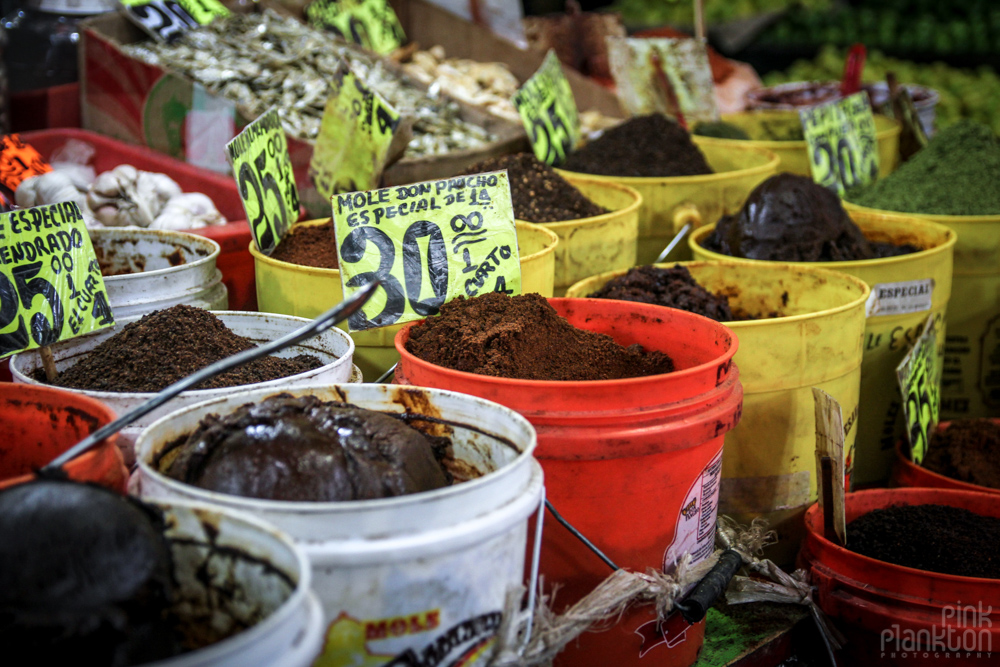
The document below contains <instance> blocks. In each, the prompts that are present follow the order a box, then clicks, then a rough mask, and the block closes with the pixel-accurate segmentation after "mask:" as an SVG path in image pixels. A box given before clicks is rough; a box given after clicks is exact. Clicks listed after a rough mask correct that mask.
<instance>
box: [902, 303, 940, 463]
mask: <svg viewBox="0 0 1000 667" xmlns="http://www.w3.org/2000/svg"><path fill="white" fill-rule="evenodd" d="M896 377H897V378H898V379H899V387H900V389H901V390H902V393H903V413H904V414H905V415H906V435H907V438H908V439H909V441H910V456H911V458H912V459H913V462H914V463H918V464H919V463H921V462H923V460H924V456H925V455H926V454H927V445H928V444H929V442H930V437H931V434H933V433H934V429H935V428H936V427H937V423H938V419H939V416H940V414H941V364H940V360H939V359H938V354H937V328H936V326H935V323H934V316H933V315H931V316H929V317H928V318H927V322H926V323H925V324H924V330H923V332H922V333H921V334H920V337H919V338H918V339H917V342H916V343H914V344H913V347H912V348H911V349H910V351H909V352H907V354H906V356H905V357H903V361H902V362H900V364H899V366H897V367H896Z"/></svg>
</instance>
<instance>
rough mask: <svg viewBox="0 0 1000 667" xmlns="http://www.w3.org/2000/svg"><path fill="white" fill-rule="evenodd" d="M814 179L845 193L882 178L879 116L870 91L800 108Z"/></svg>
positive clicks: (839, 192) (840, 192)
mask: <svg viewBox="0 0 1000 667" xmlns="http://www.w3.org/2000/svg"><path fill="white" fill-rule="evenodd" d="M799 119H800V120H801V122H802V133H803V134H804V135H805V138H806V142H807V143H808V144H809V168H810V170H811V171H812V177H813V180H814V181H816V182H817V183H819V184H820V185H822V186H823V187H825V188H829V189H831V190H834V191H835V192H837V193H838V194H841V195H842V194H844V191H845V190H850V189H851V188H855V187H858V186H861V185H868V184H869V183H873V182H874V181H875V179H876V178H878V143H877V141H876V139H875V116H874V115H873V114H872V108H871V105H870V104H869V103H868V93H866V92H863V91H862V92H860V93H855V94H854V95H849V96H848V97H845V98H843V99H840V100H837V101H835V102H830V103H828V104H820V105H818V106H814V107H809V108H806V109H800V110H799Z"/></svg>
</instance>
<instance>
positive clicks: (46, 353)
mask: <svg viewBox="0 0 1000 667" xmlns="http://www.w3.org/2000/svg"><path fill="white" fill-rule="evenodd" d="M38 354H40V355H41V356H42V368H44V369H45V377H46V379H48V381H49V382H55V381H56V379H57V378H58V377H59V371H57V370H56V358H55V357H53V356H52V348H51V347H49V346H48V345H43V346H42V347H40V348H38Z"/></svg>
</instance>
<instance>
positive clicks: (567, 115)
mask: <svg viewBox="0 0 1000 667" xmlns="http://www.w3.org/2000/svg"><path fill="white" fill-rule="evenodd" d="M511 102H513V103H514V106H515V107H516V108H517V112H518V113H519V114H520V115H521V122H523V123H524V129H525V130H527V132H528V136H529V137H530V138H531V148H532V150H533V151H534V152H535V157H537V158H538V159H539V160H541V161H542V162H545V163H546V164H560V163H562V162H563V161H564V160H565V159H566V156H567V155H569V153H570V152H571V151H572V150H573V147H574V146H576V144H577V142H579V141H580V116H579V114H578V113H577V109H576V100H574V99H573V91H572V89H571V88H570V87H569V81H568V80H567V79H566V75H565V74H563V71H562V66H561V65H560V64H559V58H557V57H556V53H555V51H553V50H551V49H550V50H549V52H548V54H547V55H546V56H545V60H544V62H542V66H541V67H539V68H538V71H537V72H535V73H534V74H533V75H532V76H531V78H530V79H528V80H527V81H525V82H524V84H523V85H522V86H521V87H520V88H518V89H517V92H516V93H514V96H513V97H512V98H511Z"/></svg>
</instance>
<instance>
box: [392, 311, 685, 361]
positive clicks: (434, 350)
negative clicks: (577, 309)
mask: <svg viewBox="0 0 1000 667" xmlns="http://www.w3.org/2000/svg"><path fill="white" fill-rule="evenodd" d="M406 349H407V351H409V352H410V353H411V354H413V355H415V356H417V357H419V358H421V359H424V360H426V361H429V362H431V363H433V364H437V365H439V366H445V367H446V368H453V369H455V370H459V371H465V372H467V373H478V374H480V375H492V376H494V377H505V378H518V379H522V380H566V381H583V380H617V379H621V378H631V377H641V376H645V375H656V374H659V373H670V372H671V371H673V370H674V363H673V361H672V360H671V359H670V357H668V356H667V355H665V354H663V353H662V352H657V351H653V350H644V349H643V348H642V346H640V345H631V346H629V347H627V348H626V347H622V346H621V345H619V344H618V343H616V342H615V341H614V340H613V339H612V338H611V337H610V336H606V335H604V334H598V333H593V332H591V331H585V330H583V329H577V328H576V327H574V326H573V325H571V324H570V323H569V322H567V321H566V320H565V319H564V318H562V317H560V316H559V315H557V314H556V311H555V310H553V308H552V306H550V305H549V303H548V301H546V300H545V298H544V297H542V296H540V295H538V294H523V295H521V296H514V297H510V296H507V295H506V294H501V293H499V292H490V293H488V294H484V295H483V296H478V297H475V298H473V299H465V298H461V297H460V298H459V299H456V300H455V301H451V302H450V303H446V304H445V305H443V306H441V313H440V315H438V316H437V317H431V318H429V319H427V320H425V321H424V322H423V323H422V324H419V325H417V326H415V327H413V329H412V330H411V332H410V339H409V340H408V341H407V343H406Z"/></svg>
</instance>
